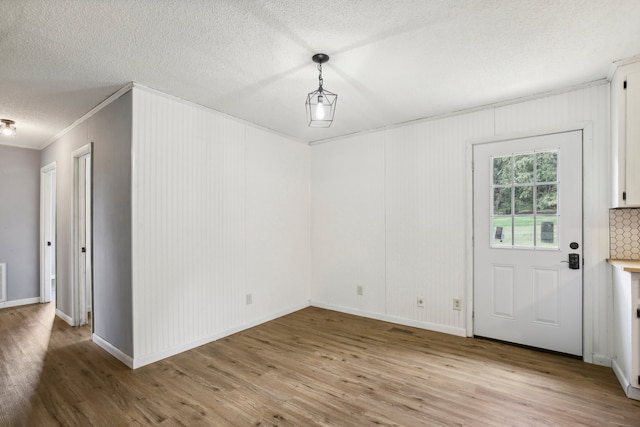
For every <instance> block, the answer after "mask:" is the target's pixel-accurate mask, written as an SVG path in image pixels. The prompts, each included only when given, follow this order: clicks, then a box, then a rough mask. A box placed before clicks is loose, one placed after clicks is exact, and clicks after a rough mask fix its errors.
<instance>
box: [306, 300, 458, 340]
mask: <svg viewBox="0 0 640 427" xmlns="http://www.w3.org/2000/svg"><path fill="white" fill-rule="evenodd" d="M311 306H313V307H318V308H324V309H326V310H333V311H338V312H340V313H346V314H353V315H354V316H360V317H367V318H369V319H375V320H382V321H383V322H389V323H395V324H398V325H404V326H411V327H414V328H420V329H426V330H428V331H434V332H442V333H445V334H449V335H456V336H459V337H466V336H467V331H466V329H465V328H456V327H453V326H447V325H440V324H437V323H430V322H422V321H420V320H412V319H405V318H402V317H396V316H389V315H387V314H381V313H370V312H367V311H361V310H358V309H354V308H350V307H343V306H339V305H333V304H326V303H323V302H320V301H311Z"/></svg>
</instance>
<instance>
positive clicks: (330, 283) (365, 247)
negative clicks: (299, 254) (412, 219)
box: [311, 132, 386, 314]
mask: <svg viewBox="0 0 640 427" xmlns="http://www.w3.org/2000/svg"><path fill="white" fill-rule="evenodd" d="M344 142H345V143H344V144H343V143H342V142H337V143H327V144H320V145H317V146H314V147H313V149H312V150H313V155H312V157H311V182H312V198H311V211H312V229H311V247H312V251H313V257H312V278H313V279H312V280H313V285H312V288H311V299H312V303H313V304H315V305H320V306H326V307H329V308H338V309H340V310H343V311H349V312H353V313H356V314H380V313H382V314H384V313H385V294H386V289H385V210H384V196H385V192H384V167H385V164H384V134H383V133H380V132H377V133H371V134H363V135H359V136H356V137H352V138H350V139H349V140H348V142H347V141H344ZM359 286H360V287H361V288H362V295H358V292H357V290H358V287H359Z"/></svg>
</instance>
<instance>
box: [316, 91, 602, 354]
mask: <svg viewBox="0 0 640 427" xmlns="http://www.w3.org/2000/svg"><path fill="white" fill-rule="evenodd" d="M608 111H609V87H608V85H607V84H599V85H594V86H589V87H585V88H581V89H576V90H573V91H569V92H566V93H563V94H558V95H552V96H549V97H544V98H539V99H534V100H528V101H523V102H521V103H516V104H512V105H508V106H503V107H496V108H487V109H485V110H482V111H478V112H473V113H467V114H461V115H457V116H452V117H448V118H442V119H436V120H427V121H424V122H418V123H413V124H409V125H406V126H399V127H395V128H390V129H386V130H381V131H378V132H373V133H368V134H366V135H356V136H352V137H345V138H342V139H339V140H334V141H331V142H328V143H324V144H318V145H314V146H312V148H311V152H312V153H311V163H312V204H311V214H312V224H311V227H312V263H313V264H312V265H313V268H312V283H313V285H312V296H313V303H314V304H315V305H321V306H323V305H326V306H329V307H331V308H335V309H341V310H344V311H358V310H359V307H358V304H359V302H360V300H358V299H357V298H356V297H355V292H353V291H352V289H353V288H354V287H355V286H354V281H357V277H354V272H356V271H359V270H360V269H361V268H362V267H361V265H360V264H359V263H358V260H357V259H354V257H353V256H347V257H342V256H338V254H340V255H342V254H343V250H342V249H336V251H337V252H338V254H336V255H335V256H332V255H331V254H329V253H328V251H329V248H330V247H331V243H334V244H335V245H334V247H336V248H339V247H340V245H338V243H340V244H343V243H344V241H345V240H346V236H349V234H356V235H357V236H367V237H365V238H364V240H362V241H363V242H367V243H368V244H369V245H374V244H375V243H374V242H373V241H372V238H371V237H370V236H379V235H382V233H384V240H385V244H384V252H383V253H380V254H377V255H376V257H375V259H382V258H384V259H385V269H384V272H383V271H381V270H371V271H370V272H371V274H372V276H371V277H370V278H369V279H368V280H372V281H374V282H376V283H378V285H377V286H378V287H384V289H385V292H384V294H376V295H375V297H374V298H375V301H370V302H369V309H370V311H368V314H369V315H371V316H373V317H376V316H377V317H381V318H385V319H388V320H393V321H397V322H399V323H406V324H414V325H418V326H422V327H425V328H428V329H433V330H440V331H444V332H450V333H456V334H464V333H465V332H466V330H465V329H466V328H467V327H468V326H469V325H471V323H467V322H466V319H465V315H466V314H467V313H469V314H470V313H471V311H468V312H467V311H465V310H466V307H463V309H462V310H461V311H457V310H452V300H453V298H461V299H462V301H463V303H464V302H469V303H471V300H470V298H471V297H470V295H469V289H470V288H469V287H468V286H467V282H468V281H469V278H470V277H471V276H470V272H469V271H467V270H469V263H468V260H467V257H469V255H470V254H471V253H472V252H471V251H470V248H469V246H470V245H471V239H470V237H469V235H470V233H471V231H472V230H470V229H469V226H468V224H469V221H468V219H467V214H468V212H469V211H468V209H469V206H468V205H469V203H472V197H471V196H470V195H469V192H470V191H471V189H470V188H469V174H470V170H469V169H470V166H471V163H470V157H469V152H468V147H469V144H470V143H471V142H472V141H474V140H480V139H488V138H493V137H496V138H498V137H500V136H504V135H514V134H525V133H528V134H532V135H533V134H535V133H536V132H541V133H542V132H546V131H548V130H549V129H551V128H558V127H564V128H566V127H570V126H571V125H574V124H575V125H579V126H581V127H582V128H584V131H583V133H584V152H583V156H584V159H583V163H584V177H583V179H584V188H585V195H584V226H585V229H584V230H585V231H584V241H583V242H584V258H585V268H584V289H585V292H584V308H585V320H584V328H583V330H584V347H585V348H584V354H585V356H584V357H585V360H586V361H594V362H596V363H601V364H608V363H610V360H609V358H610V355H611V343H610V338H609V337H610V335H611V334H610V333H609V331H610V327H611V326H610V325H611V310H610V305H611V290H610V289H611V286H610V284H611V278H610V277H609V274H608V268H607V266H606V264H605V259H606V258H607V254H608V233H607V230H608V205H609V189H608V184H607V183H608V182H609V168H610V167H609V159H610V153H609V151H610V144H609V136H608V129H609V120H610V118H609V115H608ZM381 134H382V135H384V150H382V151H381V154H382V155H383V156H384V160H383V161H384V168H382V169H371V168H368V169H367V168H365V166H363V165H366V164H367V163H368V159H369V157H368V156H367V155H366V153H367V150H372V149H373V147H375V144H376V142H375V141H377V140H378V138H379V137H380V135H381ZM365 139H366V140H368V144H369V145H366V144H367V141H366V140H365ZM354 153H359V154H357V155H356V154H354ZM358 156H360V157H358ZM345 159H349V160H348V162H349V165H350V166H349V167H348V168H345V167H342V168H340V162H341V161H347V160H345ZM329 171H335V173H336V181H335V182H330V181H329V180H330V179H331V178H332V177H331V175H330V172H329ZM364 171H367V173H369V180H370V181H371V182H374V183H375V182H380V180H381V179H382V180H383V182H384V194H385V195H384V204H383V206H381V205H379V204H373V205H369V206H368V208H369V209H364V208H363V205H361V206H359V205H358V204H357V203H355V202H354V201H352V200H349V199H348V198H347V197H343V196H340V194H341V192H345V191H346V190H345V188H343V187H342V186H346V187H347V188H348V187H349V186H351V185H352V182H353V181H354V180H355V179H356V177H357V176H358V174H362V173H364ZM371 187H375V185H372V186H370V188H367V189H366V190H365V192H368V193H369V194H373V193H374V190H373V189H372V188H371ZM345 199H346V200H345ZM332 212H334V213H335V214H332ZM365 214H366V215H367V216H368V217H369V218H371V217H378V218H384V223H383V222H382V221H378V222H369V223H366V224H364V223H363V222H362V221H361V218H362V217H363V215H365ZM344 251H348V249H346V250H344ZM417 296H422V297H424V307H418V305H417V303H416V297H417Z"/></svg>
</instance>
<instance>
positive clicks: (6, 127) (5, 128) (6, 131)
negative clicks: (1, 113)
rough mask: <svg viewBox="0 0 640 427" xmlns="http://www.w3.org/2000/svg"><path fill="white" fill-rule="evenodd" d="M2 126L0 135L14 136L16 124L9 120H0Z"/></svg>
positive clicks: (0, 126)
mask: <svg viewBox="0 0 640 427" xmlns="http://www.w3.org/2000/svg"><path fill="white" fill-rule="evenodd" d="M0 122H2V124H1V125H0V133H1V134H2V135H7V136H15V134H16V122H14V121H13V120H9V119H0Z"/></svg>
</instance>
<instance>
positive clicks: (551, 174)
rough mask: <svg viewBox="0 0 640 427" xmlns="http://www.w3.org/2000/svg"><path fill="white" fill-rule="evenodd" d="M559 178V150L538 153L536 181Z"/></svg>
mask: <svg viewBox="0 0 640 427" xmlns="http://www.w3.org/2000/svg"><path fill="white" fill-rule="evenodd" d="M557 180H558V152H557V151H549V152H547V153H537V154H536V181H537V182H556V181H557Z"/></svg>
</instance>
